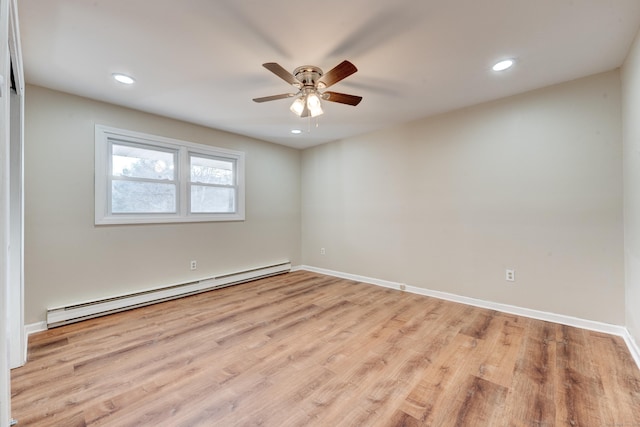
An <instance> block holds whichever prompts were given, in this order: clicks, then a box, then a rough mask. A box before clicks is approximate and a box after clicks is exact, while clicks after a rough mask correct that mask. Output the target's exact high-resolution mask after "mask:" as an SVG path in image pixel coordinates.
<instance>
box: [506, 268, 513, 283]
mask: <svg viewBox="0 0 640 427" xmlns="http://www.w3.org/2000/svg"><path fill="white" fill-rule="evenodd" d="M505 280H506V281H507V282H515V281H516V271H515V270H509V269H507V270H506V272H505Z"/></svg>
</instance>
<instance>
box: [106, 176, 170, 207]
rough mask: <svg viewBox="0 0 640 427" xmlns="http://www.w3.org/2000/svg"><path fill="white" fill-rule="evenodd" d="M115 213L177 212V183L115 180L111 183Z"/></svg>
mask: <svg viewBox="0 0 640 427" xmlns="http://www.w3.org/2000/svg"><path fill="white" fill-rule="evenodd" d="M111 212H113V213H175V212H176V186H175V184H165V183H155V182H139V181H113V182H112V185H111Z"/></svg>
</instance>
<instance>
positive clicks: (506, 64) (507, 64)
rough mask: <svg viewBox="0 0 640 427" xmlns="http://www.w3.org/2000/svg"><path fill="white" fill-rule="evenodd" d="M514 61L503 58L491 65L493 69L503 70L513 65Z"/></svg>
mask: <svg viewBox="0 0 640 427" xmlns="http://www.w3.org/2000/svg"><path fill="white" fill-rule="evenodd" d="M514 63H515V61H514V60H513V59H504V60H502V61H500V62H497V63H496V64H495V65H494V66H493V67H492V69H493V71H504V70H506V69H509V68H511V67H512V66H513V64H514Z"/></svg>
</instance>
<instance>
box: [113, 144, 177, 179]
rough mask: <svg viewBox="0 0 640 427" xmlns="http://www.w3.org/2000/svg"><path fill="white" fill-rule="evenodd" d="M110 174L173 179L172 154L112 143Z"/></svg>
mask: <svg viewBox="0 0 640 427" xmlns="http://www.w3.org/2000/svg"><path fill="white" fill-rule="evenodd" d="M111 147H112V156H111V163H112V174H113V176H127V177H133V178H148V179H168V180H171V181H174V176H175V167H174V154H173V153H170V152H167V151H158V150H149V149H146V148H140V147H132V146H129V145H120V144H112V146H111Z"/></svg>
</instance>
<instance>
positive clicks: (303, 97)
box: [253, 61, 362, 117]
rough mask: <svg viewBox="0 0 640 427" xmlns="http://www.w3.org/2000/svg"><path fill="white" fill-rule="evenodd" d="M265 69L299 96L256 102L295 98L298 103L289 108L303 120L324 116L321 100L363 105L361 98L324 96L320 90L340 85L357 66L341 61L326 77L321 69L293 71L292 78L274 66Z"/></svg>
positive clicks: (337, 94)
mask: <svg viewBox="0 0 640 427" xmlns="http://www.w3.org/2000/svg"><path fill="white" fill-rule="evenodd" d="M262 66H263V67H264V68H266V69H267V70H269V71H271V72H272V73H273V74H275V75H276V76H278V77H280V78H281V79H282V80H284V81H286V82H287V83H289V84H290V85H292V86H294V87H295V88H297V89H298V91H297V92H296V93H283V94H280V95H271V96H265V97H262V98H253V100H254V101H255V102H267V101H275V100H276V99H284V98H293V97H295V98H296V99H295V100H294V101H293V104H291V107H290V109H291V111H293V112H294V113H295V114H297V115H298V116H300V117H308V116H311V117H316V116H319V115H320V114H322V113H323V111H322V105H321V103H320V100H325V101H331V102H339V103H340V104H347V105H353V106H355V105H358V104H359V103H360V101H362V97H361V96H355V95H348V94H346V93H340V92H331V91H324V92H321V90H324V89H326V88H328V87H329V86H332V85H334V84H336V83H338V82H339V81H341V80H342V79H345V78H347V77H349V76H350V75H351V74H353V73H355V72H356V71H358V69H357V68H356V66H355V65H353V64H352V63H351V62H349V61H342V62H341V63H340V64H338V65H337V66H335V67H334V68H332V69H331V70H329V71H327V72H326V73H323V72H322V70H321V69H320V68H319V67H316V66H313V65H303V66H302V67H298V68H296V69H295V70H293V74H292V73H290V72H288V71H287V70H285V69H284V68H283V67H282V66H281V65H279V64H277V63H275V62H267V63H265V64H262Z"/></svg>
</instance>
